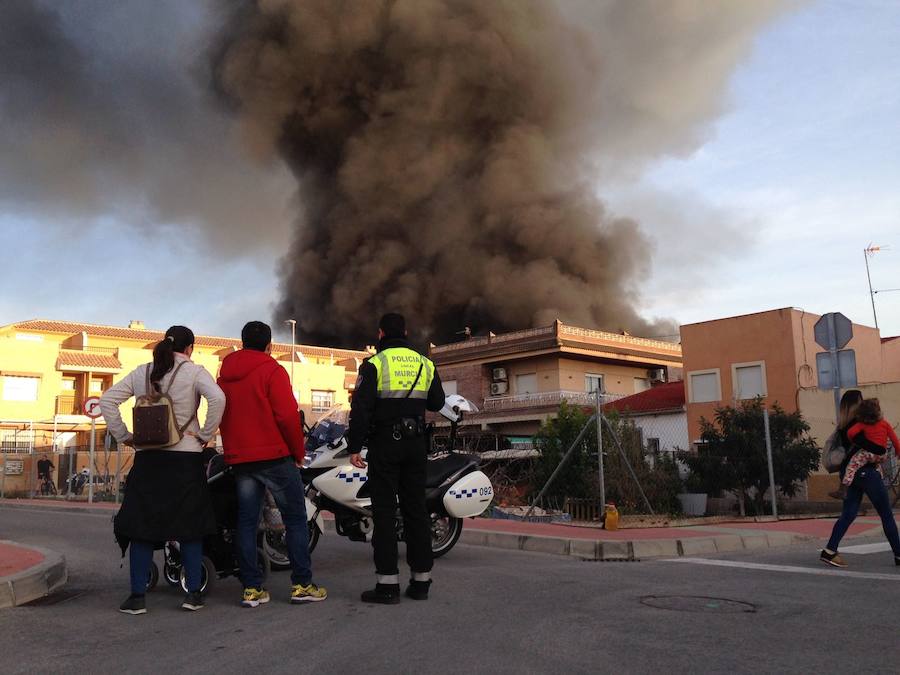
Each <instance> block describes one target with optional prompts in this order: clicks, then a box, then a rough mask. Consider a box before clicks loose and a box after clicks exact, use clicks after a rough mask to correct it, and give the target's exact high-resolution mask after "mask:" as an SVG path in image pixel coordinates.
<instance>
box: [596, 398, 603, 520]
mask: <svg viewBox="0 0 900 675" xmlns="http://www.w3.org/2000/svg"><path fill="white" fill-rule="evenodd" d="M594 394H595V395H596V397H597V411H596V416H597V467H598V468H599V471H600V510H599V511H598V512H597V513H598V515H599V517H600V519H601V520H602V519H603V512H604V510H605V509H606V477H605V476H604V475H603V410H602V409H601V406H602V401H603V394H602V393H601V391H600V387H599V386H598V387H597V389H596V390H595V391H594Z"/></svg>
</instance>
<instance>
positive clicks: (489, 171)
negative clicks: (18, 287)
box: [0, 0, 781, 346]
mask: <svg viewBox="0 0 900 675" xmlns="http://www.w3.org/2000/svg"><path fill="white" fill-rule="evenodd" d="M780 4H781V3H778V5H780ZM234 6H235V2H234V1H233V0H227V1H226V0H197V1H195V2H184V1H183V0H154V2H146V0H115V1H114V2H111V1H110V0H78V2H58V1H54V0H2V1H0V217H4V218H7V217H8V218H19V217H22V218H25V219H26V220H28V221H29V222H33V223H35V226H36V227H47V226H48V225H49V224H51V223H52V224H55V226H66V225H71V224H78V225H83V224H84V223H85V222H87V223H93V222H101V223H114V224H115V225H116V226H118V227H119V231H120V232H121V233H122V236H131V235H132V234H133V232H134V231H136V230H137V231H144V232H150V233H154V234H155V233H157V232H159V230H160V228H161V227H162V228H163V230H164V232H165V234H166V236H169V235H170V234H172V233H173V232H174V233H177V234H178V235H179V237H183V238H186V239H187V240H197V241H198V242H199V244H200V247H202V248H203V249H210V248H211V249H212V254H213V255H214V256H216V257H217V258H220V259H222V261H223V264H227V262H228V260H229V258H233V257H236V256H241V257H246V258H249V259H250V260H259V261H260V263H259V264H260V265H274V264H275V263H274V262H273V261H274V260H276V259H277V258H278V257H279V256H283V263H282V265H283V270H282V271H283V274H282V278H283V289H282V301H281V304H280V307H279V308H278V312H279V313H280V314H281V316H282V318H289V317H290V318H293V317H296V318H297V319H298V320H299V321H300V324H301V325H300V327H301V329H302V332H303V333H304V335H303V338H304V339H305V340H309V339H316V340H320V341H327V342H331V343H341V344H346V345H352V346H359V345H360V344H362V343H364V342H368V341H371V335H372V332H373V331H374V325H375V322H376V321H377V318H378V315H379V314H380V313H381V312H382V311H384V310H389V309H390V310H400V311H403V312H405V313H406V314H408V315H409V319H410V323H411V326H412V327H413V329H414V331H415V333H416V336H417V337H419V338H424V337H426V336H427V337H429V338H431V339H434V340H444V339H447V338H449V337H450V335H451V334H452V333H454V332H456V331H458V330H461V329H462V328H463V326H465V325H469V326H471V327H472V328H474V329H475V330H482V331H483V330H488V329H493V330H503V329H506V328H519V327H524V326H528V325H534V324H542V323H547V322H549V321H550V320H552V319H554V318H556V317H559V318H561V319H564V320H566V321H570V322H573V323H580V324H585V325H589V326H597V327H602V328H607V329H612V330H616V329H620V328H624V329H627V330H629V331H631V332H636V333H645V334H646V333H651V334H656V333H670V332H672V331H671V329H668V328H660V327H657V326H654V325H648V324H647V323H646V322H644V321H643V320H642V319H641V318H640V317H639V316H638V314H637V313H636V310H637V309H638V308H639V307H640V303H639V301H640V299H639V298H638V296H637V293H636V290H637V288H638V287H639V285H640V282H641V281H642V279H643V278H644V277H645V276H646V275H648V274H649V273H650V271H651V270H650V260H651V246H650V245H649V244H648V239H647V237H644V236H642V234H641V232H640V231H639V229H638V227H637V226H636V224H635V223H633V222H631V221H629V220H628V219H627V218H621V217H616V216H615V215H614V214H609V213H605V212H604V209H603V206H602V204H601V202H600V201H599V199H598V195H601V194H603V192H604V188H605V187H606V186H607V185H608V184H609V183H608V181H609V180H616V181H620V182H621V181H622V180H628V179H630V178H634V177H638V176H639V175H640V173H641V171H642V170H643V169H644V168H645V167H646V165H647V164H648V163H649V162H651V161H652V160H654V159H656V158H658V157H661V156H668V155H679V154H686V153H690V152H691V151H693V150H694V149H695V148H697V147H698V146H699V145H700V144H701V143H702V141H703V140H704V136H703V134H704V133H706V132H707V130H708V129H709V128H710V125H709V122H710V120H712V119H714V118H715V116H716V115H717V114H718V113H719V112H720V111H721V108H722V104H723V98H724V97H723V91H724V89H725V84H726V82H727V80H728V77H729V76H730V75H731V73H732V72H733V71H734V69H735V66H736V65H737V64H738V63H739V62H740V61H741V60H742V59H743V58H745V57H746V55H747V54H748V52H749V48H750V46H751V44H752V40H753V37H754V36H755V35H756V34H757V32H758V30H759V28H760V26H761V25H762V24H763V23H764V22H765V21H766V20H768V19H769V18H771V17H772V16H774V14H775V13H776V9H777V6H776V2H775V1H774V0H754V1H752V2H751V1H749V0H748V1H746V2H738V1H735V2H699V1H697V0H666V1H665V2H660V1H658V0H355V1H354V0H257V1H255V2H247V3H246V4H243V5H241V7H242V9H241V11H238V12H237V13H236V14H234V15H233V16H232V15H231V14H230V11H231V10H232V9H233V8H234ZM211 54H212V57H211ZM211 58H212V61H213V63H214V83H213V87H210V81H209V77H210V71H209V66H210V59H211ZM222 95H224V98H225V99H226V100H227V101H228V102H229V103H230V106H222V105H221V100H222V98H223V96H222ZM286 165H287V166H288V167H289V170H288V169H287V168H286ZM291 171H292V172H293V175H292V174H291ZM298 186H299V190H298ZM294 196H296V198H294V199H292V197H294ZM651 212H652V210H651ZM658 225H659V224H655V223H643V224H642V227H643V228H644V229H645V231H646V232H647V234H648V236H650V237H652V236H653V235H654V234H656V233H658V232H659V230H660V228H659V227H658ZM125 226H129V227H130V228H131V229H130V230H129V229H128V227H125ZM726 226H727V223H723V229H727V228H726ZM666 229H668V228H666ZM698 230H702V227H701V226H694V230H693V231H691V232H685V233H684V237H683V239H684V240H685V241H691V242H696V243H697V244H699V245H700V246H698V247H697V248H702V244H703V240H702V235H701V234H698ZM195 235H199V238H197V237H196V236H195ZM289 237H291V238H292V239H293V243H292V245H291V248H290V251H289V252H288V253H287V255H283V254H284V250H285V246H286V243H285V242H286V241H287V240H288V238H289ZM715 248H718V247H715ZM679 250H683V249H679ZM700 254H702V251H700ZM667 255H668V256H670V257H674V256H677V255H678V254H677V253H671V252H669V251H661V252H660V255H659V256H658V257H657V258H655V260H660V259H663V261H664V262H665V256H667ZM699 257H700V255H698V256H693V255H692V256H691V257H690V260H691V261H695V260H697V259H698V258H699ZM667 262H668V265H669V266H671V267H675V268H679V269H680V268H682V267H683V266H684V265H686V264H689V263H687V262H685V261H683V260H671V259H670V260H668V261H667ZM105 264H109V265H121V269H122V271H123V273H125V272H130V271H131V270H130V269H127V268H128V266H129V261H116V260H109V261H108V262H107V263H105ZM203 283H205V284H212V285H214V284H215V279H208V280H207V279H204V280H203ZM226 301H227V300H225V299H223V302H226ZM263 303H264V301H262V300H261V302H260V305H261V306H260V308H259V309H260V310H262V309H263V306H262V305H263Z"/></svg>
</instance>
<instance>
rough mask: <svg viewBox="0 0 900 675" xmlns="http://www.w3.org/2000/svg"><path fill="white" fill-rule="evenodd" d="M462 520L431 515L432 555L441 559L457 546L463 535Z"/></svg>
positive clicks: (435, 514)
mask: <svg viewBox="0 0 900 675" xmlns="http://www.w3.org/2000/svg"><path fill="white" fill-rule="evenodd" d="M462 528H463V522H462V518H453V517H451V516H442V515H439V514H437V513H432V514H431V555H432V556H433V557H435V558H440V557H441V556H442V555H444V554H445V553H447V552H448V551H449V550H450V549H451V548H453V547H454V546H456V542H458V541H459V537H460V535H461V534H462Z"/></svg>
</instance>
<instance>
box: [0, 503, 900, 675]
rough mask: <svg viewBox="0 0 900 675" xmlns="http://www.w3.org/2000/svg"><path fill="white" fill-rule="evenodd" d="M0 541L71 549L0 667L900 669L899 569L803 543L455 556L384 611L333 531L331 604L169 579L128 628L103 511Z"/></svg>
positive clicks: (281, 589) (361, 565)
mask: <svg viewBox="0 0 900 675" xmlns="http://www.w3.org/2000/svg"><path fill="white" fill-rule="evenodd" d="M0 539H12V540H15V541H19V542H22V543H25V544H34V545H38V546H43V547H47V548H50V549H54V550H57V551H60V552H62V553H64V554H65V556H66V558H67V560H68V563H69V572H70V580H69V584H68V586H67V587H66V589H65V590H64V591H63V592H62V593H61V594H58V595H57V596H56V597H51V598H50V599H48V600H44V601H40V602H39V603H38V604H36V605H33V606H26V607H19V608H15V609H7V610H0V672H3V673H26V672H27V673H33V672H89V673H92V672H117V671H118V672H125V671H127V672H154V673H159V672H186V671H190V672H194V673H207V672H216V673H230V672H246V671H251V670H256V671H260V672H298V671H299V672H313V671H317V672H323V673H353V672H361V673H362V672H367V673H368V672H377V673H382V672H390V673H398V672H400V673H454V674H457V673H473V672H475V673H482V672H490V673H555V672H595V673H596V672H615V673H630V672H636V673H637V672H650V671H667V672H730V673H744V672H747V673H749V672H754V673H760V672H765V673H774V672H789V671H793V672H797V671H802V672H825V673H827V672H839V671H847V670H849V669H851V668H852V669H853V670H855V671H859V672H897V671H898V670H900V656H898V653H897V650H896V648H895V647H894V644H893V643H894V640H893V638H895V637H896V636H897V634H898V630H897V628H896V624H897V617H898V614H897V608H896V598H897V597H898V591H900V583H898V582H900V567H895V566H894V565H893V560H892V557H891V555H890V553H889V552H883V551H882V552H876V553H870V554H867V555H854V554H848V555H847V558H848V560H849V562H850V563H851V565H852V567H851V569H850V570H849V571H848V572H836V573H831V572H829V571H828V570H829V569H830V568H826V567H825V566H824V565H821V563H819V562H818V561H817V560H816V555H817V549H816V548H815V547H814V546H810V545H807V546H803V547H794V548H790V549H781V550H774V551H773V550H765V551H761V552H759V553H748V552H744V553H741V554H734V555H718V556H710V557H708V558H705V559H697V560H694V561H688V562H684V561H681V562H671V561H662V560H656V561H644V562H630V563H626V562H622V563H612V562H607V563H597V562H579V561H577V560H571V559H566V558H558V557H553V556H544V555H540V554H530V553H522V552H514V551H501V550H492V549H487V548H481V547H472V546H463V545H460V546H457V548H456V549H454V550H453V551H452V552H451V553H450V554H448V555H447V556H446V557H445V558H443V559H441V560H439V561H438V562H437V565H436V567H435V579H436V580H435V584H434V586H433V587H432V597H431V599H429V600H428V601H427V602H414V601H411V600H407V601H405V602H403V603H402V604H400V605H399V606H391V607H382V606H369V605H364V604H362V603H361V602H360V601H359V599H358V598H359V593H360V591H362V590H364V589H365V588H367V587H369V586H370V585H371V584H372V583H373V569H372V564H371V562H370V550H369V548H368V547H367V546H365V545H363V544H354V543H352V542H348V541H346V540H343V539H342V538H340V537H337V536H336V535H334V534H333V533H332V534H329V535H327V536H325V538H324V539H323V540H322V541H321V543H320V544H319V548H318V549H317V550H316V553H315V555H314V566H315V573H316V580H317V581H318V582H319V583H321V584H323V585H325V586H327V588H328V591H329V598H328V600H327V601H325V602H323V603H319V604H317V605H310V606H299V607H298V606H291V605H289V604H288V603H287V595H288V589H289V578H288V575H287V574H286V573H275V574H273V576H272V577H271V578H270V583H269V584H268V586H269V589H270V591H271V592H272V594H273V602H272V603H270V604H269V605H267V606H263V607H260V608H257V609H252V610H250V609H241V608H240V607H239V606H238V604H237V602H238V596H239V593H240V586H239V584H238V582H237V581H236V580H234V579H226V580H220V581H219V582H218V584H217V586H216V588H215V589H214V591H213V592H212V593H211V594H210V597H209V598H208V600H207V606H206V608H204V609H203V610H202V611H200V612H197V613H190V612H184V611H182V610H181V609H179V607H178V606H179V604H180V600H181V595H180V593H177V592H175V590H173V589H170V588H168V587H166V586H165V584H164V582H163V583H162V585H161V586H160V587H159V588H158V590H156V591H154V592H153V593H152V594H150V595H148V609H149V613H148V614H146V615H144V616H137V617H135V616H127V615H124V614H120V613H119V612H117V611H116V609H117V607H118V604H119V603H120V602H121V601H122V600H123V599H124V597H125V596H126V595H127V593H128V591H127V567H126V568H120V567H119V556H118V549H117V547H116V545H115V543H114V542H113V539H112V534H111V525H110V516H109V514H92V513H60V512H49V511H47V510H45V509H27V510H26V509H11V508H4V507H0ZM872 541H873V542H874V541H878V540H872ZM854 543H859V542H854ZM710 563H712V564H710ZM724 565H728V566H724ZM746 565H751V567H747V566H746ZM752 566H762V567H752ZM739 603H746V604H739Z"/></svg>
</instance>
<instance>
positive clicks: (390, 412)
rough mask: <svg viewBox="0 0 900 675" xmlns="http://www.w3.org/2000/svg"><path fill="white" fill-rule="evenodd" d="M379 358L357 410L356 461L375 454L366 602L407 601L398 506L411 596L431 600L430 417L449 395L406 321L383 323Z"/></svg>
mask: <svg viewBox="0 0 900 675" xmlns="http://www.w3.org/2000/svg"><path fill="white" fill-rule="evenodd" d="M378 339H379V342H378V353H377V354H375V355H374V356H372V357H371V358H369V359H367V360H366V361H365V363H363V364H362V365H361V366H360V368H359V379H358V380H357V383H356V389H355V391H354V392H353V401H352V403H351V406H350V429H349V432H348V434H349V443H350V448H349V449H350V452H351V453H352V455H351V457H350V462H351V463H352V464H353V466H356V467H358V468H364V467H365V466H366V462H365V461H363V459H362V457H361V456H360V454H359V453H360V450H361V449H362V447H363V446H364V445H366V446H367V447H368V449H369V451H368V455H367V459H368V464H369V480H368V486H369V494H370V495H371V497H372V514H373V519H374V521H375V522H374V525H375V532H374V535H373V538H372V546H373V548H374V549H375V575H376V584H375V588H374V589H373V590H370V591H365V592H364V593H363V594H362V600H363V601H364V602H376V603H380V604H386V605H394V604H397V603H398V602H400V573H399V570H398V567H397V532H396V529H395V526H394V522H395V520H394V519H395V517H396V513H397V501H398V498H399V501H400V513H401V515H402V516H403V532H404V538H405V539H406V561H407V563H408V564H409V569H410V575H411V578H410V582H409V586H407V588H406V595H407V596H408V597H410V598H413V599H414V600H426V599H427V598H428V589H429V587H430V586H431V567H432V557H431V516H430V515H429V513H428V509H427V507H426V505H425V463H426V456H427V452H428V447H427V440H426V437H425V411H426V410H432V411H438V410H440V409H441V408H442V407H443V405H444V390H443V387H442V386H441V380H440V378H439V377H438V374H437V370H436V369H435V367H434V364H433V363H432V362H431V361H430V360H429V359H427V358H426V357H424V356H422V355H421V354H419V353H418V352H416V351H415V350H413V349H412V348H411V347H410V346H409V343H408V342H407V340H406V320H405V319H404V318H403V316H402V315H400V314H393V313H391V314H385V315H384V316H383V317H381V321H380V322H379V324H378Z"/></svg>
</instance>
